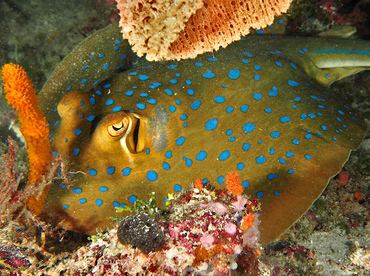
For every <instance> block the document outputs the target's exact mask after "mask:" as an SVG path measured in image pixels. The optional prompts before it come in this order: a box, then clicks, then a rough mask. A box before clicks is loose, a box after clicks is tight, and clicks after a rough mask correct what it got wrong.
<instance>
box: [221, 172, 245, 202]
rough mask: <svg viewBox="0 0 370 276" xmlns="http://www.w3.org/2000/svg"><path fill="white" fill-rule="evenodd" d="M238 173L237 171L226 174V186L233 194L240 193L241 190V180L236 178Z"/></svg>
mask: <svg viewBox="0 0 370 276" xmlns="http://www.w3.org/2000/svg"><path fill="white" fill-rule="evenodd" d="M238 176H239V174H238V173H237V172H229V174H228V175H227V176H226V181H225V183H226V187H227V189H228V190H229V191H230V192H231V193H232V194H234V195H237V196H239V195H241V194H242V192H243V186H242V184H241V183H242V182H241V181H240V180H239V178H238Z"/></svg>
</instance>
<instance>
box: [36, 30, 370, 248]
mask: <svg viewBox="0 0 370 276" xmlns="http://www.w3.org/2000/svg"><path fill="white" fill-rule="evenodd" d="M369 66H370V44H369V42H367V41H359V40H344V39H327V38H299V37H268V36H248V37H246V38H244V39H242V40H241V41H239V42H236V43H233V44H231V45H229V46H228V47H227V48H225V49H221V50H219V51H217V52H214V53H206V54H203V55H201V56H198V57H197V58H195V59H188V60H182V61H166V62H156V63H154V62H148V61H146V60H145V59H143V58H141V59H139V58H137V57H136V56H135V55H134V54H133V53H132V51H131V49H130V46H129V45H128V43H127V41H122V39H121V34H120V33H119V28H118V26H117V25H111V26H108V27H107V28H105V29H103V30H101V31H99V32H97V33H96V34H94V35H92V36H91V37H89V38H87V39H86V40H85V41H83V42H82V43H81V44H80V45H78V46H77V47H76V48H75V49H74V50H73V52H72V53H71V54H69V55H68V56H67V57H66V58H65V59H64V60H63V61H62V62H61V64H60V65H59V66H58V67H57V68H56V70H55V71H54V73H53V75H52V76H51V77H50V79H49V80H48V81H47V82H46V84H45V86H44V88H43V90H42V91H41V93H40V95H39V100H40V104H41V108H42V110H43V112H44V114H45V115H46V117H47V119H48V121H49V124H50V128H51V131H52V138H51V139H52V145H53V148H54V150H55V153H59V154H60V155H61V156H62V158H63V159H64V160H67V161H68V170H69V171H71V172H74V177H73V180H72V183H71V185H70V186H66V185H65V184H63V183H58V182H56V183H54V184H53V185H52V187H51V189H50V192H49V193H48V195H47V197H46V199H45V208H44V210H45V211H44V213H43V217H44V218H45V219H47V220H48V221H52V222H53V223H60V222H61V224H62V225H63V226H65V227H66V228H67V229H71V230H75V231H79V232H84V233H89V234H92V233H94V231H95V229H96V228H97V227H108V226H112V225H113V223H114V222H112V221H111V219H110V217H111V216H114V215H116V212H115V207H123V206H125V205H129V206H132V204H134V202H135V201H136V200H137V199H138V198H140V199H147V198H148V197H149V195H150V193H152V192H155V193H156V195H157V198H158V203H159V205H160V206H163V204H164V202H165V201H166V198H167V196H168V194H169V193H178V192H181V191H183V190H184V189H186V188H187V187H188V185H189V183H190V182H192V181H194V180H195V179H197V178H201V179H203V181H204V182H207V181H210V182H211V183H214V185H215V186H216V188H222V187H224V179H225V176H226V175H227V173H228V172H230V171H236V172H238V173H239V177H240V180H241V181H242V185H243V187H244V193H245V194H248V195H250V196H251V197H252V198H254V199H257V200H259V201H260V202H261V203H262V211H261V216H260V218H261V221H262V227H261V241H262V242H263V243H269V242H271V241H273V240H274V239H276V238H277V237H279V236H280V235H281V234H282V233H283V232H284V231H285V230H286V229H288V228H289V227H290V226H291V225H292V224H293V223H294V222H295V221H296V220H298V219H299V218H300V217H301V216H302V215H303V214H304V213H305V212H306V211H307V210H308V209H309V208H310V206H311V205H312V203H313V202H314V201H315V200H316V199H317V198H318V197H319V196H320V194H321V193H322V191H323V190H324V189H325V187H326V186H327V183H328V181H329V180H330V178H332V177H333V176H335V175H336V174H337V173H338V172H339V171H340V170H341V168H342V166H343V165H344V163H345V162H346V161H347V159H348V157H349V155H350V153H351V151H352V150H354V149H356V148H358V146H359V144H360V143H361V141H362V140H363V138H364V135H365V131H366V125H365V122H364V120H363V119H362V118H361V117H360V116H359V115H358V114H357V113H356V112H355V111H354V110H352V109H351V108H350V107H349V106H348V105H347V104H346V103H345V102H343V101H342V100H341V99H340V98H338V97H337V96H336V95H335V94H334V93H333V92H332V91H331V90H330V88H329V86H330V84H332V83H333V82H334V81H337V80H339V79H341V78H343V77H346V76H349V75H352V74H355V73H357V72H360V71H362V70H367V69H368V68H369Z"/></svg>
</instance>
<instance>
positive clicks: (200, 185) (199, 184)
mask: <svg viewBox="0 0 370 276" xmlns="http://www.w3.org/2000/svg"><path fill="white" fill-rule="evenodd" d="M194 188H195V189H198V190H199V191H200V190H201V189H202V188H203V182H202V179H199V178H198V179H197V180H195V182H194Z"/></svg>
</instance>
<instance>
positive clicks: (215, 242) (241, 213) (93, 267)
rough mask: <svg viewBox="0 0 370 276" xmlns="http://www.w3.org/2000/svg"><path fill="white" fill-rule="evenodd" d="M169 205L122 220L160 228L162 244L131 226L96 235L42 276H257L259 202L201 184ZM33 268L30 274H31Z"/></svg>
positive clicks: (41, 271) (174, 197)
mask: <svg viewBox="0 0 370 276" xmlns="http://www.w3.org/2000/svg"><path fill="white" fill-rule="evenodd" d="M239 185H240V183H239ZM151 198H152V199H153V197H151ZM154 200H155V198H154ZM149 202H150V201H149ZM167 202H168V203H167V207H166V208H165V209H164V211H161V212H159V211H157V212H156V213H153V216H154V218H153V219H152V218H150V217H149V215H147V214H146V213H138V214H136V215H133V216H131V218H130V217H128V218H126V219H125V221H124V223H127V219H129V220H130V222H129V224H130V227H133V228H137V229H140V228H143V227H148V228H149V229H150V228H152V229H156V230H155V232H156V233H158V236H160V237H161V238H160V239H162V238H163V237H164V243H163V241H160V244H158V243H157V240H156V238H155V235H137V234H135V231H130V229H129V228H123V229H122V228H121V229H119V228H117V227H115V228H113V229H111V230H105V231H98V234H97V235H95V236H92V237H91V240H92V242H91V244H89V245H86V246H83V247H81V248H79V249H78V250H77V251H76V252H74V253H73V254H72V255H71V256H70V257H69V258H68V259H64V260H63V262H59V263H58V264H55V265H54V266H50V265H49V266H48V268H44V269H40V268H39V269H38V270H37V271H38V273H44V275H53V273H57V272H61V271H63V273H65V275H86V274H88V275H230V273H232V275H246V274H248V275H257V271H258V260H257V256H258V255H260V251H259V249H258V248H257V244H258V238H259V230H258V226H259V223H260V221H259V219H258V212H259V210H260V206H259V204H258V203H257V202H256V201H255V200H253V201H252V200H250V199H249V198H248V197H247V196H245V195H236V194H234V193H233V192H232V191H229V190H227V189H218V190H216V189H215V188H214V187H213V186H212V185H211V184H209V183H205V184H204V183H201V181H199V180H198V181H196V182H195V185H192V186H191V187H190V188H189V189H187V190H185V191H184V192H182V193H181V194H179V195H169V199H168V201H167ZM121 224H122V223H121ZM143 224H146V225H143ZM117 230H118V235H117ZM123 235H126V236H125V238H126V241H127V240H130V239H131V241H132V240H135V241H136V244H142V245H143V244H145V246H144V248H143V247H140V245H139V247H136V246H133V245H131V244H129V243H127V242H125V244H122V243H121V242H120V241H122V236H123ZM153 237H154V239H153ZM140 239H141V240H140ZM158 245H159V246H158ZM139 248H141V249H139ZM143 251H145V253H144V252H143ZM33 269H35V267H32V268H29V270H28V271H26V272H30V273H33ZM234 273H235V274H234ZM249 273H250V274H249Z"/></svg>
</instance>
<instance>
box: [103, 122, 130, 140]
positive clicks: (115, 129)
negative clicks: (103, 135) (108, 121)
mask: <svg viewBox="0 0 370 276" xmlns="http://www.w3.org/2000/svg"><path fill="white" fill-rule="evenodd" d="M128 124H129V121H128V120H127V118H124V119H123V120H122V121H120V122H118V123H116V124H113V125H110V126H108V133H109V134H110V136H112V137H117V136H120V135H122V134H123V133H124V132H125V131H126V130H127V127H128Z"/></svg>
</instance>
